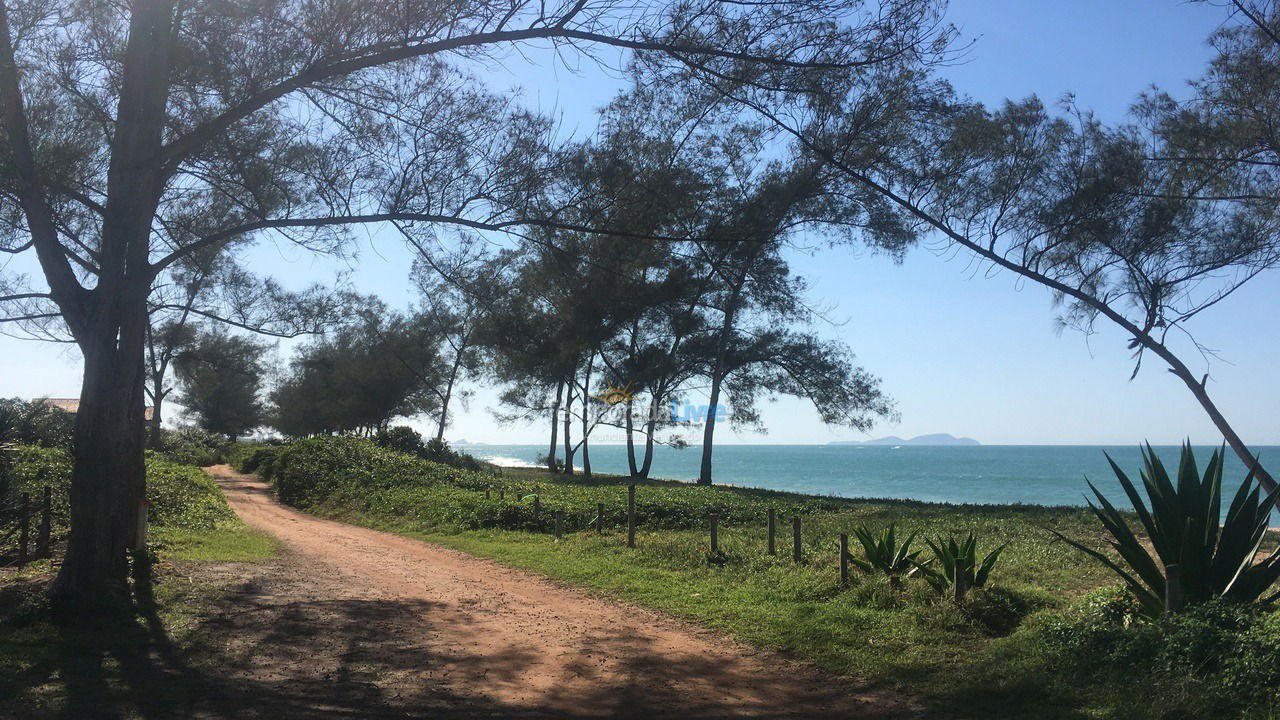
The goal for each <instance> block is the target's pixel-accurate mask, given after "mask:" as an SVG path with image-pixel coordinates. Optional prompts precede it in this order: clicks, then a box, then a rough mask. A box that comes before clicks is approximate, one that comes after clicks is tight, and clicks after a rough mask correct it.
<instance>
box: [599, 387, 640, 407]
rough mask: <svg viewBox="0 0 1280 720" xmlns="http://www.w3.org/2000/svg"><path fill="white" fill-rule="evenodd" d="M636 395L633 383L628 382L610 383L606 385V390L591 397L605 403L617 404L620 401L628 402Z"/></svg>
mask: <svg viewBox="0 0 1280 720" xmlns="http://www.w3.org/2000/svg"><path fill="white" fill-rule="evenodd" d="M634 395H635V393H634V392H633V391H632V390H631V383H627V384H626V385H622V386H614V384H613V383H609V384H608V385H606V386H605V391H604V392H602V393H600V394H599V395H592V396H591V397H593V398H595V399H596V400H599V401H600V402H602V403H604V404H605V405H617V404H618V403H624V402H627V401H628V400H630V399H631V398H632V397H633V396H634Z"/></svg>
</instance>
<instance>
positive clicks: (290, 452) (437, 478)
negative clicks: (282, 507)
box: [259, 436, 493, 507]
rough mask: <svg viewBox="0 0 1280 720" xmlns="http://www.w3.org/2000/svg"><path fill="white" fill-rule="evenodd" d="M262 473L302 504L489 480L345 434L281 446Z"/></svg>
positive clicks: (288, 497)
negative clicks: (379, 491) (333, 497)
mask: <svg viewBox="0 0 1280 720" xmlns="http://www.w3.org/2000/svg"><path fill="white" fill-rule="evenodd" d="M263 470H264V469H263V468H259V472H263ZM263 476H264V477H267V478H268V479H270V480H271V482H272V484H273V485H274V486H275V489H276V492H277V493H278V494H279V496H280V499H281V500H283V501H284V502H287V503H289V504H291V505H298V506H300V507H309V506H312V505H315V504H317V503H320V502H323V501H325V500H327V499H329V498H330V497H331V496H334V495H340V494H355V495H363V494H366V493H367V492H368V491H370V490H381V489H387V488H414V487H423V486H430V485H440V484H452V485H455V486H461V487H485V486H487V485H488V484H490V483H491V482H492V480H493V478H492V477H491V476H488V475H483V474H481V473H475V472H471V471H467V470H459V469H457V468H452V467H449V466H447V465H442V464H440V463H434V462H430V461H427V460H422V459H419V458H416V457H413V456H411V455H406V454H404V453H399V452H396V451H394V450H388V449H386V448H383V447H380V446H378V444H377V443H374V442H373V441H371V440H367V439H364V438H356V437H346V436H338V437H334V436H320V437H314V438H309V439H307V440H300V441H298V442H296V443H293V444H292V445H289V446H288V447H285V448H282V449H281V450H280V452H278V453H276V454H275V456H274V461H273V462H272V464H271V467H270V469H269V470H268V471H266V472H264V474H263Z"/></svg>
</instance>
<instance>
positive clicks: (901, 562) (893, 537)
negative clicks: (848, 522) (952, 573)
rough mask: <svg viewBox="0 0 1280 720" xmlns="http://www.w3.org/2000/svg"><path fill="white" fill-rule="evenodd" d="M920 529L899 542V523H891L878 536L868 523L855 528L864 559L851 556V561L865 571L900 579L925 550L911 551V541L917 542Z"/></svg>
mask: <svg viewBox="0 0 1280 720" xmlns="http://www.w3.org/2000/svg"><path fill="white" fill-rule="evenodd" d="M917 534H918V531H915V530H913V531H912V532H911V534H909V535H907V537H906V538H904V539H903V540H902V543H901V544H899V543H898V540H897V524H896V523H889V526H888V527H886V528H885V529H884V530H883V531H882V532H881V533H880V536H879V537H878V538H877V537H876V536H875V534H873V533H872V532H871V530H870V529H868V528H867V526H866V525H860V526H858V527H857V528H855V529H854V531H853V535H854V537H856V538H857V539H858V542H859V543H860V544H861V545H862V553H863V558H864V559H859V558H850V562H852V563H853V564H854V565H856V566H857V567H858V568H860V569H861V570H862V571H863V572H868V573H870V572H874V571H877V570H878V571H880V572H882V573H884V574H885V575H888V576H889V577H890V578H893V579H898V578H901V577H902V576H903V575H906V574H907V573H910V572H911V571H912V570H914V569H915V568H916V566H917V565H918V563H917V562H916V557H918V556H919V555H920V553H921V552H923V550H916V551H915V552H912V551H911V543H913V542H915V539H916V535H917Z"/></svg>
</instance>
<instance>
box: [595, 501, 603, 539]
mask: <svg viewBox="0 0 1280 720" xmlns="http://www.w3.org/2000/svg"><path fill="white" fill-rule="evenodd" d="M596 534H597V535H603V534H604V503H596Z"/></svg>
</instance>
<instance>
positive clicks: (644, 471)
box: [640, 418, 657, 479]
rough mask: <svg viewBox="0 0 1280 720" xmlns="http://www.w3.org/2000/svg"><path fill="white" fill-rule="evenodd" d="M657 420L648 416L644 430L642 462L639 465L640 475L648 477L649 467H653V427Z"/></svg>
mask: <svg viewBox="0 0 1280 720" xmlns="http://www.w3.org/2000/svg"><path fill="white" fill-rule="evenodd" d="M656 422H657V421H656V420H654V419H653V418H650V419H649V420H648V421H647V423H646V424H645V431H644V463H643V464H642V465H640V477H642V478H646V479H647V478H648V477H649V469H650V468H651V467H653V428H654V425H655V423H656Z"/></svg>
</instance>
